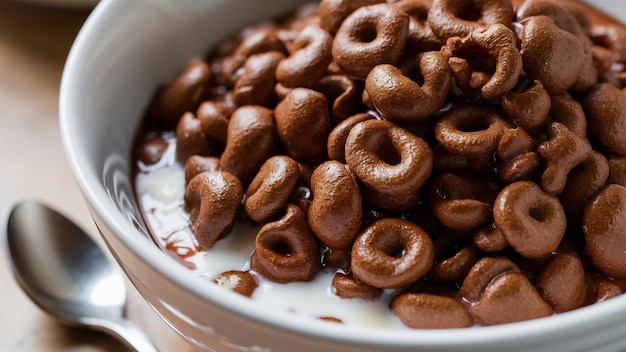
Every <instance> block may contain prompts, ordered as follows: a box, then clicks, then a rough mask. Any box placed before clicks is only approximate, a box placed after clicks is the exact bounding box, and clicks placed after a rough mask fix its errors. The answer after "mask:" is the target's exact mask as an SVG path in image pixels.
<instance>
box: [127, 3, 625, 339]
mask: <svg viewBox="0 0 626 352" xmlns="http://www.w3.org/2000/svg"><path fill="white" fill-rule="evenodd" d="M318 5H319V6H318ZM625 64H626V28H624V27H623V26H622V25H621V24H619V23H617V22H615V21H613V20H611V19H610V18H608V17H606V16H604V15H602V14H599V13H597V12H594V11H592V10H590V9H589V8H587V7H586V6H585V5H582V4H580V3H575V2H569V1H567V2H551V1H538V0H528V1H525V2H521V1H519V2H518V1H513V3H512V2H511V1H510V0H494V1H478V0H475V1H471V0H467V1H458V0H432V2H431V1H428V0H399V1H392V0H389V1H387V2H385V1H381V0H322V1H321V3H320V4H307V5H305V6H303V7H301V8H300V9H299V10H298V11H297V12H295V13H294V14H293V15H291V16H289V17H287V18H285V19H282V20H279V21H274V22H267V23H262V24H258V25H256V26H252V27H249V28H245V29H243V30H242V31H241V32H240V33H239V35H238V36H237V37H236V38H234V39H231V40H229V41H226V42H224V43H223V44H222V45H220V47H218V48H217V49H216V50H214V52H213V53H212V54H211V55H210V57H209V58H208V59H196V60H192V61H191V62H190V63H189V64H188V66H187V67H186V68H185V70H184V72H182V74H181V75H180V76H179V77H178V78H177V79H176V80H175V81H174V82H172V83H171V84H169V85H167V86H166V87H164V88H163V89H162V90H160V91H159V92H158V94H157V95H156V97H155V99H154V101H153V104H152V106H151V108H150V110H149V111H148V117H147V120H146V126H145V130H144V131H143V134H141V135H140V138H139V141H138V145H137V147H136V149H137V152H138V154H137V155H138V156H137V158H138V163H142V164H144V165H150V164H154V163H157V162H158V161H159V160H160V159H161V157H162V155H163V153H164V151H165V150H166V149H167V147H168V142H167V141H166V140H165V138H163V135H164V134H166V133H171V134H174V133H175V141H176V142H175V150H176V160H177V162H178V163H180V164H181V165H184V172H185V182H186V186H185V187H186V188H185V194H184V206H185V209H186V211H187V212H188V214H189V219H190V223H189V227H190V229H191V230H192V231H193V233H194V235H195V239H196V240H197V244H198V246H199V248H200V249H201V250H203V251H209V250H210V249H211V248H212V247H213V246H214V245H215V244H216V242H217V241H219V240H220V239H221V238H223V237H225V236H228V235H229V232H230V231H231V229H232V227H233V224H234V223H235V222H236V221H240V222H241V221H242V222H252V223H256V224H259V226H260V230H259V231H258V233H257V235H256V242H255V244H256V247H255V250H254V252H253V254H252V255H251V256H250V270H245V271H229V272H225V273H223V274H222V275H220V276H219V277H217V278H215V281H216V282H217V283H219V284H222V285H225V286H228V287H230V288H231V289H233V290H235V291H237V292H239V293H242V294H244V295H247V296H250V295H252V294H253V292H254V290H255V288H256V285H257V278H258V277H259V275H260V276H262V277H264V278H266V279H269V280H272V281H274V282H276V283H288V282H294V281H308V280H312V279H313V278H314V277H315V276H316V274H317V273H318V272H320V270H322V268H324V269H325V270H326V269H329V268H331V269H332V270H335V271H336V272H335V276H334V278H333V280H332V288H331V289H332V292H333V293H334V294H336V295H338V296H339V297H342V298H345V299H360V300H377V299H378V298H379V297H380V295H381V294H382V293H383V292H392V293H393V299H392V300H391V303H390V309H391V311H392V312H393V313H394V314H395V315H396V316H397V317H398V318H399V319H400V320H401V321H402V322H403V323H404V324H405V325H407V326H409V327H412V328H452V327H468V326H473V325H494V324H502V323H509V322H514V321H521V320H528V319H534V318H539V317H544V316H549V315H551V314H553V313H559V312H565V311H569V310H572V309H576V308H579V307H582V306H585V305H589V304H592V303H595V302H599V301H603V300H606V299H609V298H611V297H614V296H617V295H620V294H622V293H624V291H625V290H626V188H625V186H626V96H625V93H624V91H622V87H624V86H625V85H626V71H625V66H624V65H625ZM327 319H329V320H333V321H337V320H339V319H334V318H333V317H327Z"/></svg>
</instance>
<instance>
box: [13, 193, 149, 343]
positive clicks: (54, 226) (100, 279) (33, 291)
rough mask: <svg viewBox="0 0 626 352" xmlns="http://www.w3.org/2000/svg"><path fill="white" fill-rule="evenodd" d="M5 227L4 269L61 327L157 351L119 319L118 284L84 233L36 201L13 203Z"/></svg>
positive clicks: (121, 288)
mask: <svg viewBox="0 0 626 352" xmlns="http://www.w3.org/2000/svg"><path fill="white" fill-rule="evenodd" d="M6 225H7V226H6V231H5V233H4V235H5V236H4V247H5V248H6V254H7V258H8V259H9V265H10V266H11V268H12V270H13V274H14V276H15V279H16V280H17V282H18V284H19V285H20V287H22V289H23V290H24V292H25V293H26V294H27V295H28V296H29V297H30V299H31V300H32V301H33V302H34V303H35V304H37V305H38V306H39V307H40V308H41V309H43V310H44V311H45V312H47V313H49V314H50V315H51V316H53V317H56V318H58V319H59V320H61V321H62V322H64V323H67V324H70V325H74V326H82V327H88V328H92V329H95V330H100V331H103V332H105V333H109V334H111V335H113V336H116V337H117V338H119V339H120V340H121V341H122V342H124V343H125V344H127V345H128V346H129V347H131V348H133V349H135V350H136V351H142V352H152V351H157V349H156V348H155V347H154V346H153V345H152V344H151V343H150V341H148V339H147V337H146V336H145V335H144V334H143V333H142V332H141V331H140V330H139V329H138V328H137V327H136V326H135V325H134V324H132V323H131V322H130V321H128V320H127V319H126V318H125V317H124V310H125V306H126V289H125V285H124V280H123V278H122V276H121V274H120V272H119V270H117V268H115V267H114V266H113V265H112V263H111V262H110V261H109V260H108V258H107V257H106V256H105V254H104V253H103V252H102V250H101V249H100V247H99V246H98V245H97V244H96V243H95V242H94V241H93V240H92V239H91V238H90V237H89V236H88V235H87V234H86V233H85V232H84V231H82V230H81V229H80V228H79V227H78V226H76V225H75V224H74V223H72V222H71V221H70V220H69V219H67V218H66V217H64V216H63V215H61V214H59V213H58V212H56V211H54V210H52V209H50V208H48V207H46V206H44V205H42V204H39V203H36V202H23V203H19V204H16V205H15V206H14V207H13V209H11V210H10V212H9V213H8V218H7V223H6Z"/></svg>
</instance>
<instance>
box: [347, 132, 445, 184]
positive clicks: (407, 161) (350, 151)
mask: <svg viewBox="0 0 626 352" xmlns="http://www.w3.org/2000/svg"><path fill="white" fill-rule="evenodd" d="M346 161H347V163H348V166H350V170H352V171H353V172H354V173H355V174H356V175H357V177H358V178H359V180H361V181H362V182H363V183H365V185H366V186H367V187H370V188H372V189H375V190H377V191H378V192H381V193H384V194H387V195H400V194H405V193H409V192H413V191H415V190H417V189H418V188H419V187H420V186H421V185H422V184H423V183H424V182H425V181H426V179H427V178H428V176H429V175H430V172H431V170H432V165H433V153H432V151H431V149H430V147H429V146H428V143H426V142H425V141H424V140H423V139H421V138H419V137H416V136H415V135H413V134H411V133H410V132H408V131H407V130H405V129H403V128H401V127H398V126H396V125H394V124H393V123H391V122H388V121H382V120H368V121H364V122H360V123H358V124H356V125H355V126H354V127H353V128H352V130H351V131H350V134H349V135H348V139H347V141H346Z"/></svg>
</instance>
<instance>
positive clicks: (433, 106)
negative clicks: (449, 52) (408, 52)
mask: <svg viewBox="0 0 626 352" xmlns="http://www.w3.org/2000/svg"><path fill="white" fill-rule="evenodd" d="M406 61H407V62H409V63H413V62H415V64H414V65H413V66H416V67H414V68H413V67H409V66H408V65H404V67H402V68H404V70H402V68H397V67H395V66H393V65H389V64H383V65H378V66H376V67H374V68H373V69H372V70H371V71H370V73H369V74H368V75H367V78H366V79H365V89H366V90H367V93H368V95H369V97H370V99H371V101H372V104H374V107H375V108H376V110H377V111H378V112H379V113H380V116H381V117H382V118H383V119H386V120H390V121H397V122H415V121H418V120H422V119H424V118H427V117H429V116H431V115H432V114H434V113H436V112H437V111H438V110H439V109H441V107H442V106H443V103H444V102H445V100H446V96H447V94H448V90H449V89H450V82H451V78H452V73H451V71H450V66H449V65H448V63H447V62H446V58H445V56H444V55H443V54H442V53H441V52H439V51H430V52H425V53H422V54H418V55H417V56H415V57H410V58H408V59H407V60H406ZM411 71H417V72H415V73H413V72H411ZM417 77H422V78H423V84H418V83H417V82H416V81H414V80H413V79H414V78H417ZM416 102H419V104H416Z"/></svg>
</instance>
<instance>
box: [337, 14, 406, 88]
mask: <svg viewBox="0 0 626 352" xmlns="http://www.w3.org/2000/svg"><path fill="white" fill-rule="evenodd" d="M408 34H409V16H408V15H407V14H406V13H405V12H404V11H402V10H400V9H398V8H396V7H395V6H392V5H390V4H378V5H372V6H365V7H361V8H359V9H358V10H356V11H354V12H353V13H352V14H351V15H350V16H348V18H346V19H345V21H343V24H342V25H341V27H339V30H338V31H337V34H336V35H335V40H334V41H333V48H332V54H333V58H334V59H335V61H336V62H337V64H338V65H339V67H341V69H342V70H344V71H345V72H346V73H347V74H348V75H350V76H353V77H354V78H356V79H361V80H364V79H365V77H367V74H368V73H369V72H370V71H371V69H372V68H374V66H376V65H380V64H395V63H396V62H397V61H398V59H399V58H400V56H401V55H402V52H403V50H404V45H405V43H406V39H407V37H408Z"/></svg>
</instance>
